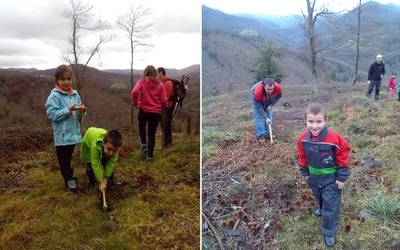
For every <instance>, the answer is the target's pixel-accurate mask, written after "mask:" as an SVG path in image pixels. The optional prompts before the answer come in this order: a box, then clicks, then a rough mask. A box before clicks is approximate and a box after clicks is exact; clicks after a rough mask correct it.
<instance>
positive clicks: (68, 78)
mask: <svg viewBox="0 0 400 250" xmlns="http://www.w3.org/2000/svg"><path fill="white" fill-rule="evenodd" d="M57 84H58V86H60V87H61V88H63V89H69V87H71V85H72V74H71V73H70V72H68V71H66V72H64V74H63V75H62V77H61V78H60V79H58V80H57Z"/></svg>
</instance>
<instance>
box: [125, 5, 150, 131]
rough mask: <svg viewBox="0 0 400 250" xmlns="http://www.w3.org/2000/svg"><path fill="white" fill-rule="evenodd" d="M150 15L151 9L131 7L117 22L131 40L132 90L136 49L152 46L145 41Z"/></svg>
mask: <svg viewBox="0 0 400 250" xmlns="http://www.w3.org/2000/svg"><path fill="white" fill-rule="evenodd" d="M149 15H150V9H148V8H145V7H143V6H142V5H139V6H138V7H136V8H133V6H131V7H130V9H129V11H128V12H127V13H126V14H124V15H122V16H120V17H119V18H118V20H117V25H118V27H119V28H120V29H121V30H122V31H124V32H125V33H126V35H127V37H128V38H129V45H130V50H131V51H130V52H131V58H130V59H131V61H130V66H131V74H130V82H131V90H132V89H133V55H134V52H135V49H136V48H137V47H139V46H150V44H148V43H146V42H145V40H146V39H147V38H149V37H150V34H148V33H147V30H148V29H149V28H150V27H151V26H152V23H148V22H147V20H146V17H148V16H149ZM132 125H133V107H132V106H131V126H132Z"/></svg>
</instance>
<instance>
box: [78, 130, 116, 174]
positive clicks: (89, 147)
mask: <svg viewBox="0 0 400 250" xmlns="http://www.w3.org/2000/svg"><path fill="white" fill-rule="evenodd" d="M106 134H107V130H105V129H103V128H94V127H91V128H89V129H88V130H87V131H86V133H85V136H84V137H83V139H82V143H81V160H82V161H83V162H90V163H91V164H92V169H93V173H94V176H95V177H96V180H97V181H102V180H103V179H104V177H107V178H108V177H110V176H111V175H112V173H113V171H114V166H115V163H116V162H117V160H118V154H114V155H112V156H111V157H109V158H108V160H107V162H106V166H105V168H103V166H102V164H101V158H102V155H103V139H104V137H105V136H106Z"/></svg>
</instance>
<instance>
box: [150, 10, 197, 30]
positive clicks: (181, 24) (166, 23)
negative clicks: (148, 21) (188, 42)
mask: <svg viewBox="0 0 400 250" xmlns="http://www.w3.org/2000/svg"><path fill="white" fill-rule="evenodd" d="M153 31H154V32H156V33H159V34H164V33H200V17H199V18H193V17H192V16H172V15H162V16H159V17H156V18H155V20H154V25H153Z"/></svg>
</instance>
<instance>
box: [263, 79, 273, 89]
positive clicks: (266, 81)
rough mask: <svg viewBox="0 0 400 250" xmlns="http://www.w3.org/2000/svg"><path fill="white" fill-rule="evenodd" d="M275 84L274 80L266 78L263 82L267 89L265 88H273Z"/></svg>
mask: <svg viewBox="0 0 400 250" xmlns="http://www.w3.org/2000/svg"><path fill="white" fill-rule="evenodd" d="M274 83H275V81H274V80H273V79H272V78H265V79H264V80H263V81H262V85H263V86H264V87H265V86H267V85H268V86H273V85H274Z"/></svg>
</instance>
